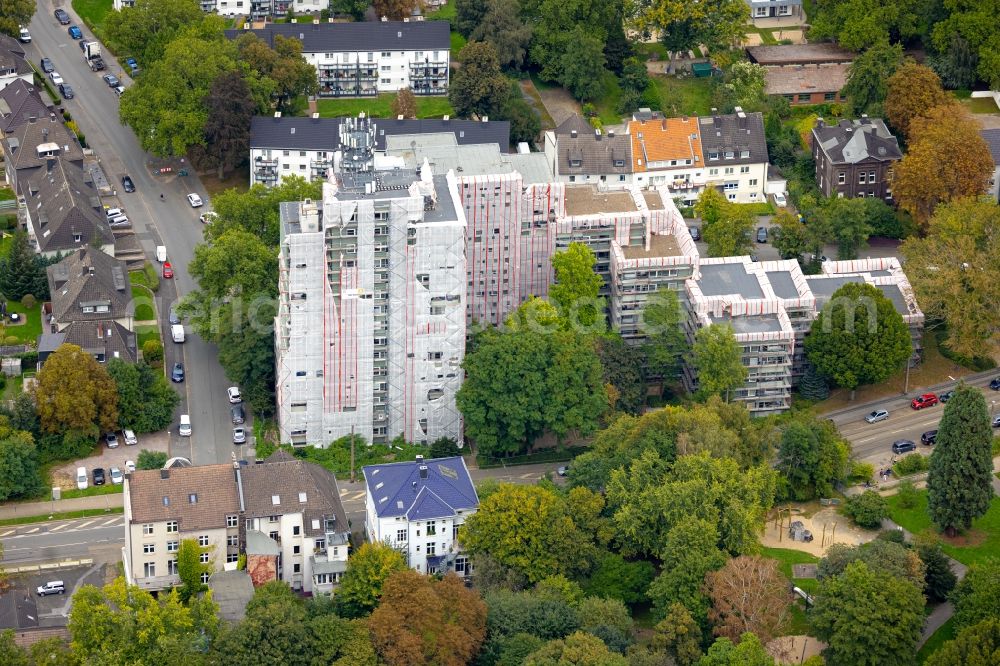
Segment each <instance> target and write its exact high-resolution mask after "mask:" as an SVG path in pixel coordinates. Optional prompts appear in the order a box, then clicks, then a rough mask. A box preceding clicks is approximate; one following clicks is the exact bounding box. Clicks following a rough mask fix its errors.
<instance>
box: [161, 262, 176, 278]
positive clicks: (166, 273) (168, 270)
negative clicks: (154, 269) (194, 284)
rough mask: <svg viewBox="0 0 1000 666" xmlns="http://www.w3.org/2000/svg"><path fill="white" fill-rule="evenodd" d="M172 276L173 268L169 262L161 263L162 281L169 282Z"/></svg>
mask: <svg viewBox="0 0 1000 666" xmlns="http://www.w3.org/2000/svg"><path fill="white" fill-rule="evenodd" d="M173 276H174V267H173V266H171V265H170V262H169V261H165V262H164V263H163V279H164V280H169V279H170V278H172V277H173Z"/></svg>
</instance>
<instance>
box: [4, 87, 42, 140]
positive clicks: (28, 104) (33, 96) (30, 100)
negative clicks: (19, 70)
mask: <svg viewBox="0 0 1000 666" xmlns="http://www.w3.org/2000/svg"><path fill="white" fill-rule="evenodd" d="M50 112H51V111H50V110H49V107H48V106H47V105H46V104H45V102H44V101H43V100H42V98H41V97H39V95H38V89H37V88H35V87H34V86H33V85H30V84H28V83H25V82H24V81H23V80H21V79H17V80H15V81H14V82H13V83H11V84H9V85H8V86H7V87H6V88H4V89H3V90H0V132H4V133H7V132H10V131H11V130H12V129H14V128H15V127H18V126H20V125H22V124H23V123H26V122H28V121H29V120H30V119H31V118H32V117H34V118H47V117H48V115H49V113H50Z"/></svg>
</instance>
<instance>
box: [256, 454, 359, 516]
mask: <svg viewBox="0 0 1000 666" xmlns="http://www.w3.org/2000/svg"><path fill="white" fill-rule="evenodd" d="M286 456H287V454H283V455H281V456H279V455H277V452H276V453H275V454H274V455H272V456H271V457H270V458H268V459H267V460H265V461H264V462H263V463H262V464H260V465H250V466H248V467H245V468H244V469H243V471H242V472H241V474H242V476H243V497H244V502H245V509H246V514H247V516H249V517H252V518H263V517H265V516H278V515H285V514H291V513H303V514H304V518H303V523H304V524H303V526H302V529H303V531H304V532H305V533H306V534H309V535H322V534H323V533H324V531H325V530H324V522H323V521H324V519H330V518H332V519H333V520H334V521H335V524H336V525H337V530H336V531H338V532H346V531H347V530H348V527H347V516H346V514H345V513H344V507H343V505H342V504H341V503H340V490H339V489H338V487H337V479H336V478H334V476H333V474H331V473H330V472H328V471H327V470H325V469H324V468H322V467H320V466H319V465H315V464H313V463H308V462H305V461H302V460H298V459H295V458H293V459H291V460H289V459H288V458H287V457H286ZM303 496H304V499H305V501H302V499H303ZM275 497H277V499H278V503H277V504H275V503H274V498H275ZM314 520H317V521H319V528H318V529H317V528H313V526H312V521H314Z"/></svg>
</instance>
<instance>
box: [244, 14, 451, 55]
mask: <svg viewBox="0 0 1000 666" xmlns="http://www.w3.org/2000/svg"><path fill="white" fill-rule="evenodd" d="M247 32H252V33H254V34H256V35H257V36H258V37H260V38H261V39H263V40H264V41H265V42H267V44H268V46H271V47H273V46H274V38H275V37H276V36H277V35H281V36H282V37H290V38H292V39H298V40H299V41H301V42H302V52H303V53H333V52H344V51H366V52H367V51H371V52H376V51H379V52H381V51H428V50H430V51H435V50H436V51H448V50H449V49H450V48H451V26H450V24H449V23H448V22H447V21H406V22H403V21H362V22H357V23H269V24H267V25H266V26H264V27H262V28H254V29H251V30H227V31H226V37H228V38H229V39H236V38H238V37H239V36H240V35H242V34H244V33H247Z"/></svg>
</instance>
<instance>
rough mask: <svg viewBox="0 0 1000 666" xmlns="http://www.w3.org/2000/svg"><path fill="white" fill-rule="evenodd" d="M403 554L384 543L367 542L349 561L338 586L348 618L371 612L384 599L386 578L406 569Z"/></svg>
mask: <svg viewBox="0 0 1000 666" xmlns="http://www.w3.org/2000/svg"><path fill="white" fill-rule="evenodd" d="M406 570H407V566H406V562H405V561H404V560H403V556H402V555H401V554H400V553H399V551H397V550H396V549H394V548H393V547H392V546H389V545H388V544H384V543H364V544H361V547H360V548H358V549H357V550H356V551H354V554H353V555H351V557H350V559H349V560H348V561H347V571H346V572H345V573H344V577H343V579H341V582H340V587H339V588H337V605H338V607H339V609H340V612H341V614H343V615H344V616H346V617H362V616H364V615H368V614H369V613H371V612H372V611H373V610H375V607H376V606H378V602H379V599H381V598H382V590H383V587H384V585H385V581H387V580H388V579H389V577H390V576H392V575H393V574H394V573H396V572H398V571H406Z"/></svg>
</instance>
